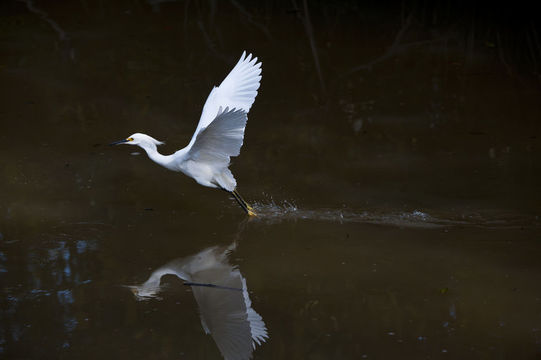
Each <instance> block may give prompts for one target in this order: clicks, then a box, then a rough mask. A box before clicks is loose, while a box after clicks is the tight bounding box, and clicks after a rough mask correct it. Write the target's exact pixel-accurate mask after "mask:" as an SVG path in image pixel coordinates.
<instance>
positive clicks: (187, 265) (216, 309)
mask: <svg viewBox="0 0 541 360" xmlns="http://www.w3.org/2000/svg"><path fill="white" fill-rule="evenodd" d="M235 246H236V244H235V243H233V245H231V246H229V247H217V246H214V247H211V248H208V249H205V250H203V251H201V252H199V253H198V254H196V255H193V256H189V257H187V258H182V259H177V260H173V261H171V262H169V263H167V264H166V265H164V266H162V267H160V268H159V269H157V270H155V271H154V272H153V273H152V274H151V275H150V277H149V278H148V280H147V281H145V282H144V283H143V284H141V285H138V286H128V288H130V289H131V290H132V292H133V293H134V295H135V296H136V298H137V299H138V300H145V299H150V298H157V293H158V292H159V291H160V290H161V284H160V282H161V278H162V276H164V275H174V276H177V277H179V278H180V279H182V280H184V281H188V282H187V283H185V285H190V286H191V288H192V291H193V295H194V297H195V300H196V302H197V304H198V306H199V316H200V318H201V325H202V326H203V330H204V331H205V333H206V334H210V335H211V336H212V338H213V339H214V341H215V342H216V345H217V346H218V349H220V352H221V353H222V355H223V357H224V358H225V359H251V357H252V353H253V351H254V349H255V347H256V344H257V345H261V344H262V343H264V342H265V341H266V339H267V338H268V334H267V328H266V326H265V322H264V321H263V319H262V318H261V315H259V314H258V313H257V312H255V310H254V309H253V308H252V302H251V300H250V297H249V295H248V288H247V287H246V279H245V278H244V277H243V276H242V274H241V273H240V271H239V270H238V268H236V267H234V266H232V265H231V264H229V262H228V259H227V257H228V254H229V252H230V251H231V250H232V249H234V248H235Z"/></svg>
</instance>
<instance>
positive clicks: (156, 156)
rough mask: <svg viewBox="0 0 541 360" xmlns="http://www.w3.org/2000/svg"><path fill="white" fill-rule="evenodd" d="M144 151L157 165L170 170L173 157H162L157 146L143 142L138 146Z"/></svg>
mask: <svg viewBox="0 0 541 360" xmlns="http://www.w3.org/2000/svg"><path fill="white" fill-rule="evenodd" d="M138 145H139V147H141V148H142V149H143V150H145V151H146V153H147V155H148V157H149V158H150V159H151V160H152V161H154V162H155V163H157V164H160V165H161V166H164V167H166V168H169V167H170V166H169V165H170V163H171V155H162V154H160V153H159V152H158V149H157V148H156V145H155V144H153V143H149V142H143V143H140V144H138Z"/></svg>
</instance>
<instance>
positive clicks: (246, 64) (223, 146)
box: [110, 52, 261, 216]
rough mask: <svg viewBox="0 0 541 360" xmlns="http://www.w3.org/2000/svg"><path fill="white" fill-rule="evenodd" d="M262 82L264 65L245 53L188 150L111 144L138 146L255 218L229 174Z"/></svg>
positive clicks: (142, 137)
mask: <svg viewBox="0 0 541 360" xmlns="http://www.w3.org/2000/svg"><path fill="white" fill-rule="evenodd" d="M260 80H261V62H259V63H258V62H257V58H253V59H252V54H249V55H248V56H246V52H243V53H242V56H241V57H240V60H239V61H238V63H237V65H235V67H234V68H233V70H231V72H230V73H229V75H227V77H226V78H225V79H224V80H223V81H222V83H221V84H220V86H218V87H214V88H213V89H212V91H211V92H210V94H209V96H208V98H207V101H206V102H205V105H204V106H203V112H202V113H201V118H200V119H199V124H197V128H196V129H195V133H194V134H193V136H192V139H191V141H190V143H189V144H188V146H186V147H185V148H183V149H180V150H178V151H177V152H175V153H174V154H171V155H162V154H160V153H159V152H158V150H157V145H162V144H163V142H161V141H158V140H156V139H154V138H152V137H151V136H148V135H146V134H141V133H135V134H133V135H131V136H129V137H127V138H126V139H124V140H120V141H117V142H114V143H112V144H110V145H116V144H129V145H137V146H139V147H141V148H143V149H144V150H145V151H146V153H147V154H148V157H149V158H150V159H151V160H153V161H154V162H156V163H158V164H159V165H161V166H164V167H166V168H167V169H169V170H173V171H179V172H183V173H184V174H186V175H188V176H189V177H192V178H193V179H195V181H197V182H198V183H199V184H201V185H203V186H208V187H211V188H219V189H223V190H225V191H228V192H230V193H231V194H232V195H233V197H234V198H235V200H237V202H238V203H239V205H240V206H241V207H242V208H243V209H244V211H246V213H247V214H248V215H250V216H254V215H256V214H255V212H254V210H253V208H252V207H251V206H250V205H249V204H248V203H247V202H246V201H244V199H243V198H242V197H241V196H240V194H239V193H238V192H237V190H236V188H237V181H236V180H235V177H234V176H233V174H232V173H231V171H230V170H229V163H230V157H232V156H238V155H239V154H240V148H241V146H242V143H243V139H244V129H245V127H246V121H247V113H248V111H249V110H250V107H251V106H252V104H253V103H254V101H255V97H256V96H257V89H259V85H260Z"/></svg>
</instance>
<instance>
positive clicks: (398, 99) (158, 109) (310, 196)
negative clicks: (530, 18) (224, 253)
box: [0, 1, 541, 359]
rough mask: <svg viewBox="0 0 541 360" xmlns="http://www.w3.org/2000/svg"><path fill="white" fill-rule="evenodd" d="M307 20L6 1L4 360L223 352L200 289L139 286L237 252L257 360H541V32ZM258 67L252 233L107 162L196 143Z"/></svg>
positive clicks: (177, 8)
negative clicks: (202, 119)
mask: <svg viewBox="0 0 541 360" xmlns="http://www.w3.org/2000/svg"><path fill="white" fill-rule="evenodd" d="M308 3H309V4H308V7H309V14H310V17H309V18H307V16H306V12H305V8H304V5H305V4H304V3H303V2H301V1H299V2H298V3H297V5H295V2H292V3H289V2H288V3H279V2H278V3H273V2H270V1H269V2H264V1H261V2H255V3H250V2H237V1H230V2H221V1H214V2H212V1H210V2H203V1H201V2H199V1H182V2H160V1H148V2H144V1H123V2H108V1H80V2H77V1H73V2H54V1H37V2H5V3H3V4H2V5H0V9H1V16H0V43H1V53H0V82H1V87H0V91H1V93H0V94H1V96H0V99H1V100H0V102H1V106H0V285H1V290H0V358H10V359H37V358H50V359H56V358H76V359H99V358H102V359H119V358H120V359H124V358H125V359H177V358H181V359H183V358H186V359H219V358H221V355H220V351H219V350H218V347H217V346H216V344H215V342H214V340H213V337H211V336H208V335H206V334H205V332H204V330H203V327H202V324H201V321H200V318H199V311H201V312H202V309H203V308H201V310H198V308H199V307H200V306H201V303H200V300H201V299H200V298H197V294H194V293H195V290H194V289H192V288H190V287H188V286H183V285H182V281H179V279H178V278H175V277H174V276H168V277H166V278H163V279H162V280H163V283H164V287H163V289H162V291H161V292H160V293H159V294H158V295H159V296H155V297H149V298H147V299H143V300H142V299H139V298H137V297H135V296H134V294H133V293H132V292H131V291H130V288H128V287H126V286H125V285H136V284H141V283H142V282H144V281H145V280H146V279H147V278H148V277H149V276H150V275H151V273H152V272H153V271H154V270H156V269H158V268H160V267H161V266H162V265H164V264H166V263H168V262H169V261H171V260H173V259H176V258H185V257H188V256H192V255H197V254H201V251H202V250H204V249H207V248H209V247H212V246H219V247H227V246H229V245H230V244H231V243H233V242H236V244H237V246H236V248H235V249H233V250H232V251H231V253H230V254H229V255H228V259H227V261H228V262H229V263H231V264H232V265H234V266H235V267H236V269H238V271H239V273H240V274H241V275H242V277H243V278H244V279H245V280H246V287H247V291H248V293H249V297H250V299H251V306H252V308H253V310H254V311H255V312H257V314H259V315H260V316H261V317H262V319H263V321H264V323H265V325H266V328H267V330H268V335H269V338H268V339H267V341H266V342H265V343H263V344H262V345H261V346H258V347H257V348H256V350H255V352H254V354H253V356H254V358H257V359H359V358H367V359H389V358H408V359H419V358H453V359H500V358H501V359H504V358H512V359H538V358H540V357H541V286H540V284H541V281H540V280H541V261H540V259H541V236H540V235H541V232H540V223H541V219H540V218H539V216H540V215H541V211H540V210H541V207H540V204H541V162H540V160H539V158H540V155H541V151H540V140H539V137H540V136H541V132H540V126H539V124H540V121H539V120H540V118H541V101H540V95H541V92H540V83H539V75H538V74H537V63H541V60H539V58H538V57H537V55H535V54H534V55H532V57H531V58H527V57H526V59H529V60H527V61H526V60H524V61H523V58H522V57H521V56H522V52H521V51H520V49H522V48H521V46H523V44H522V43H520V42H518V43H517V44H518V45H516V46H515V47H513V46H511V45H512V44H513V39H514V38H520V39H526V40H527V41H526V40H524V41H525V42H524V44H531V46H530V47H524V49H525V50H524V53H525V54H526V55H527V54H528V53H529V52H528V49H530V50H532V54H533V52H534V50H535V49H538V50H541V47H539V46H538V45H539V42H538V37H536V36H537V32H536V29H535V28H534V26H533V25H532V27H531V29H530V30H528V31H527V32H525V33H524V34H525V35H524V36H522V35H521V33H519V30H516V32H515V31H514V30H513V29H514V28H506V27H502V26H500V27H498V24H492V23H490V22H489V21H488V20H487V22H484V20H483V19H482V18H481V20H476V21H479V22H473V23H470V22H469V20H468V18H467V17H466V20H464V17H461V16H456V19H458V20H456V22H453V21H452V19H453V18H452V16H451V15H452V14H454V13H453V11H450V14H451V15H449V17H450V18H443V20H442V18H441V17H439V18H438V19H439V20H438V21H436V16H435V15H439V14H440V13H439V10H438V9H433V11H434V12H433V14H434V16H433V17H430V16H429V15H427V14H426V12H427V11H428V10H427V9H422V8H421V9H419V8H414V7H413V8H412V9H411V12H410V11H409V10H410V9H409V8H408V6H409V5H408V4H409V3H408V2H403V3H402V6H400V5H398V6H396V7H395V8H393V7H392V6H389V8H388V9H383V8H374V6H372V7H369V6H367V7H366V8H363V7H362V6H360V5H358V4H356V3H347V2H344V3H325V2H323V3H319V2H318V3H312V2H308ZM295 6H297V7H298V8H297V9H296V8H295ZM408 14H410V15H409V16H408ZM427 18H430V19H431V20H430V21H429V22H427V21H426V19H427ZM476 19H479V18H476ZM485 20H486V19H485ZM461 21H462V22H461ZM464 21H465V22H466V23H468V24H469V25H468V26H467V27H464V26H462V25H463V23H464ZM472 24H473V25H476V27H475V29H476V30H475V32H473V30H472V29H471V26H473V25H472ZM487 24H488V25H487ZM524 26H526V27H527V26H529V25H528V22H525V25H524ZM468 29H469V30H468ZM521 29H522V28H521ZM528 29H529V28H528ZM514 36H515V37H514ZM524 46H526V45H524ZM245 49H246V50H248V51H251V52H253V53H254V54H255V55H256V56H258V57H259V58H260V60H261V61H262V62H263V79H262V86H261V88H260V92H259V95H258V97H257V98H256V102H255V104H254V106H253V107H252V109H251V111H250V113H249V121H248V126H247V128H246V137H245V142H244V146H243V148H242V152H241V156H240V157H238V158H236V159H234V161H233V165H232V170H233V172H234V174H235V176H236V178H237V181H238V183H239V191H240V192H241V193H242V194H243V196H244V197H245V198H246V199H247V200H249V201H250V202H253V203H254V207H255V208H256V210H257V211H258V212H259V213H260V216H259V217H258V218H256V219H249V220H248V219H246V217H245V216H244V214H243V213H242V211H241V210H240V208H239V207H238V206H237V205H236V203H235V202H234V200H233V199H231V198H228V197H227V196H226V194H225V193H223V192H221V191H217V190H213V189H208V188H203V187H201V186H199V185H198V184H196V183H195V182H194V181H193V180H191V179H189V178H187V177H185V176H184V175H182V174H176V173H173V172H170V171H167V170H165V169H163V168H160V167H159V166H158V165H156V164H154V163H152V162H151V161H150V160H149V159H147V157H146V155H145V154H144V152H142V151H141V150H140V149H138V148H134V147H116V148H111V147H108V146H106V144H107V143H109V142H111V141H114V140H118V139H121V138H124V137H126V136H128V135H130V134H131V133H133V132H144V133H148V134H150V135H152V136H153V137H155V138H157V139H159V140H162V141H165V142H166V145H164V146H162V147H161V148H160V151H162V152H164V153H172V152H174V151H176V150H177V149H179V148H181V147H183V146H185V145H186V144H187V143H188V141H189V139H190V138H191V135H192V133H193V131H194V129H195V127H196V124H197V120H198V119H199V115H200V111H201V109H202V106H203V103H204V101H205V99H206V96H207V95H208V93H209V91H210V89H211V87H212V85H218V84H219V83H220V82H221V81H222V79H223V78H224V77H225V75H226V74H227V73H228V72H229V70H230V69H231V68H232V66H233V64H234V63H235V61H236V60H237V59H238V57H240V55H241V53H242V51H243V50H245ZM526 55H525V56H526ZM224 261H225V260H224ZM228 266H229V265H228ZM228 266H226V267H224V268H229V269H232V268H231V266H229V267H228ZM228 271H232V270H228ZM235 274H237V273H235ZM222 275H223V274H222ZM239 286H240V285H239ZM211 290H216V289H212V288H210V289H207V291H211ZM218 291H226V290H223V289H221V290H220V289H219V290H218ZM194 295H195V296H196V297H194ZM196 300H197V301H196Z"/></svg>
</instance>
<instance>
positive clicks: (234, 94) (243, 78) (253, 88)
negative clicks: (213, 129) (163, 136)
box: [188, 51, 261, 149]
mask: <svg viewBox="0 0 541 360" xmlns="http://www.w3.org/2000/svg"><path fill="white" fill-rule="evenodd" d="M260 81H261V62H259V63H258V62H257V57H254V58H252V54H248V56H246V51H244V52H243V53H242V56H241V57H240V59H239V61H238V62H237V64H236V65H235V67H234V68H233V70H231V72H230V73H229V74H228V75H227V76H226V78H225V79H224V80H223V81H222V83H221V84H220V86H218V87H214V88H213V89H212V91H211V92H210V94H209V96H208V98H207V101H206V102H205V105H204V106H203V112H202V113H201V118H200V119H199V123H198V124H197V128H196V130H195V133H194V135H193V136H192V139H191V141H190V144H189V145H188V149H189V148H191V146H193V145H194V143H195V142H196V140H197V136H198V134H199V133H200V132H201V131H202V130H203V129H205V128H207V127H208V126H209V125H210V124H211V123H212V122H213V120H215V119H218V117H217V115H218V113H219V111H220V108H222V109H223V108H226V107H228V108H229V109H238V110H244V111H245V112H246V113H248V111H250V108H251V107H252V104H253V103H254V101H255V97H256V96H257V90H258V89H259V85H260Z"/></svg>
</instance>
